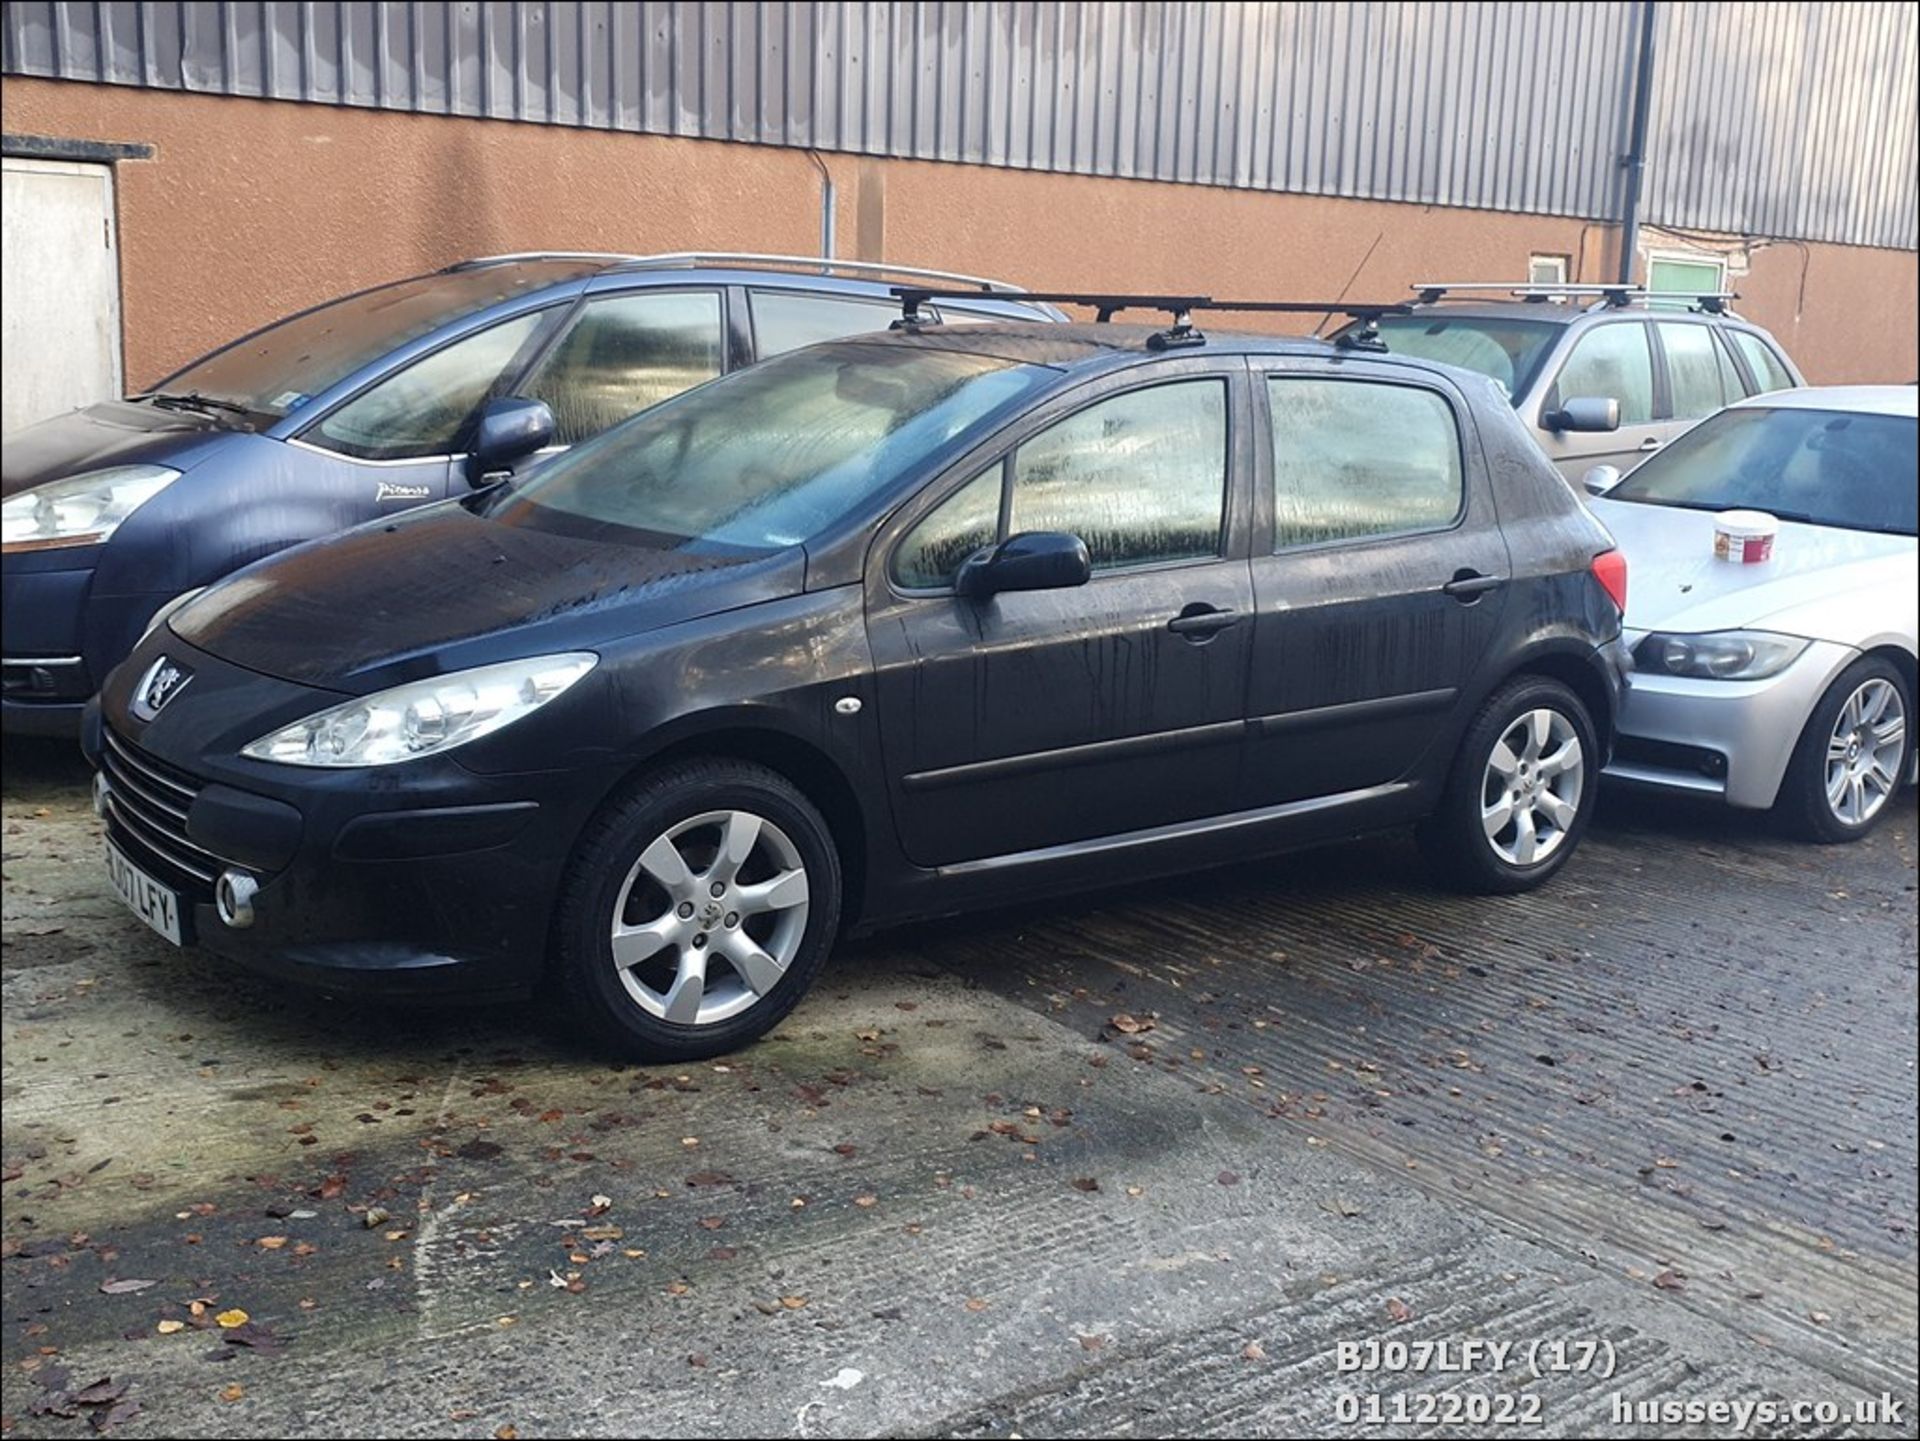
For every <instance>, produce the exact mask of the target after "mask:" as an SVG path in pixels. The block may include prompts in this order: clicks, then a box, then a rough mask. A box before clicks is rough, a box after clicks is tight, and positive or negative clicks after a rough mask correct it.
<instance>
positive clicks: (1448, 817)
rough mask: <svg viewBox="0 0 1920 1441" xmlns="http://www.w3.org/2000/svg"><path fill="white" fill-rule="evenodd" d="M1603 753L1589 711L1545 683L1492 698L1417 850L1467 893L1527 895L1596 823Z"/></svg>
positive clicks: (1528, 681) (1520, 681) (1519, 683)
mask: <svg viewBox="0 0 1920 1441" xmlns="http://www.w3.org/2000/svg"><path fill="white" fill-rule="evenodd" d="M1599 759H1600V747H1599V744H1598V742H1597V741H1596V739H1595V736H1594V730H1593V720H1592V717H1590V716H1589V715H1588V714H1587V708H1586V705H1585V704H1584V703H1583V702H1582V701H1581V699H1580V697H1579V696H1577V695H1575V694H1574V693H1573V691H1572V690H1571V689H1569V688H1568V687H1567V686H1565V685H1562V684H1561V683H1560V682H1559V681H1557V680H1552V679H1549V678H1548V677H1546V676H1538V675H1523V676H1518V677H1516V678H1515V679H1513V680H1511V681H1508V682H1507V683H1506V684H1505V685H1504V686H1502V687H1501V688H1500V689H1499V690H1497V691H1495V692H1494V694H1493V695H1492V697H1491V698H1490V699H1489V700H1488V701H1487V703H1486V704H1485V705H1484V706H1482V707H1481V709H1480V713H1479V714H1478V715H1476V716H1475V717H1474V719H1473V724H1471V725H1470V726H1468V727H1467V733H1466V735H1465V736H1464V737H1462V739H1461V741H1460V751H1459V754H1458V755H1457V756H1456V757H1455V758H1454V763H1453V772H1452V774H1451V775H1450V776H1449V777H1448V780H1447V787H1446V790H1445V791H1444V792H1443V794H1442V796H1441V800H1440V805H1439V808H1438V809H1437V810H1436V811H1435V812H1434V813H1433V814H1432V815H1431V816H1429V817H1428V818H1427V820H1426V821H1425V822H1424V823H1423V824H1422V825H1421V827H1420V831H1419V836H1420V845H1421V849H1422V850H1423V851H1424V852H1425V853H1426V855H1427V859H1428V861H1429V863H1430V864H1432V865H1433V867H1434V869H1435V870H1437V871H1438V872H1439V873H1440V874H1441V876H1442V877H1443V878H1444V879H1445V880H1447V881H1448V882H1449V883H1450V884H1452V885H1454V886H1456V887H1458V888H1459V889H1461V890H1465V891H1472V892H1475V893H1477V894H1482V895H1503V894H1509V893H1512V892H1515V891H1526V890H1531V889H1533V887H1535V886H1537V885H1540V884H1541V883H1542V882H1544V881H1545V880H1546V879H1547V878H1548V877H1549V876H1551V875H1553V873H1554V872H1555V871H1557V870H1559V869H1560V867H1561V866H1563V865H1565V864H1566V863H1567V857H1569V856H1571V855H1572V854H1573V852H1574V849H1575V847H1577V846H1578V845H1579V844H1580V837H1581V836H1582V835H1583V834H1585V832H1586V829H1587V822H1588V820H1590V819H1591V818H1592V815H1593V804H1594V794H1595V790H1596V781H1597V780H1598V775H1599V769H1600V767H1599Z"/></svg>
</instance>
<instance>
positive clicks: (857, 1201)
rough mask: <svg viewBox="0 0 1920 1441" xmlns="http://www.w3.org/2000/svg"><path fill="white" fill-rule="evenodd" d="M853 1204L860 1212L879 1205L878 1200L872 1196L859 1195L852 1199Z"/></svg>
mask: <svg viewBox="0 0 1920 1441" xmlns="http://www.w3.org/2000/svg"><path fill="white" fill-rule="evenodd" d="M853 1204H854V1205H856V1206H858V1207H860V1209H861V1210H865V1209H867V1208H868V1207H869V1206H877V1205H879V1204H880V1198H879V1197H878V1196H873V1195H859V1196H855V1197H854V1198H853Z"/></svg>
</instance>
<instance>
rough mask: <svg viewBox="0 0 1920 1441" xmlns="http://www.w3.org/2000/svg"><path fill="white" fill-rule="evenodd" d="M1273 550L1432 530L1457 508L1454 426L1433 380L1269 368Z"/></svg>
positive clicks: (1457, 459) (1457, 449)
mask: <svg viewBox="0 0 1920 1441" xmlns="http://www.w3.org/2000/svg"><path fill="white" fill-rule="evenodd" d="M1267 406H1268V409H1269V411H1270V412H1271V414H1272V417H1273V426H1272V438H1273V501H1274V519H1273V526H1274V532H1273V541H1274V548H1275V549H1276V550H1279V549H1284V548H1285V547H1287V546H1294V545H1313V544H1317V543H1319V542H1322V541H1329V540H1350V539H1354V538H1357V537H1361V536H1369V535H1386V534H1392V533H1395V532H1400V531H1410V530H1429V529H1435V528H1438V527H1441V526H1446V525H1451V524H1452V523H1453V520H1454V517H1455V516H1457V515H1458V514H1459V513H1460V503H1461V498H1462V477H1461V468H1460V434H1459V430H1458V428H1457V425H1456V423H1455V421H1454V418H1453V407H1451V406H1450V405H1448V404H1447V402H1446V401H1445V400H1444V399H1442V398H1441V397H1440V396H1438V395H1436V394H1435V393H1434V392H1433V391H1431V390H1421V389H1418V388H1416V387H1414V386H1409V385H1381V384H1376V383H1371V382H1367V381H1354V380H1319V379H1313V378H1309V377H1303V376H1269V377H1268V378H1267Z"/></svg>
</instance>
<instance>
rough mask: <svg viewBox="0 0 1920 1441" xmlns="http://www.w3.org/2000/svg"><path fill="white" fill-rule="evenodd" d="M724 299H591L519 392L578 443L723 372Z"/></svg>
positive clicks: (693, 293)
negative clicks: (540, 405) (544, 409)
mask: <svg viewBox="0 0 1920 1441" xmlns="http://www.w3.org/2000/svg"><path fill="white" fill-rule="evenodd" d="M721 331H722V326H721V321H720V293H719V292H718V291H716V290H655V291H642V292H640V293H638V294H632V295H610V296H607V297H605V298H604V299H599V300H590V301H588V302H587V304H586V305H585V307H584V308H582V310H581V312H580V315H579V317H578V318H577V319H576V320H575V321H574V322H573V325H572V327H571V328H570V329H569V330H568V331H567V333H566V334H565V335H563V336H561V337H560V342H559V344H557V345H555V346H554V348H553V349H552V350H551V351H549V352H548V353H547V356H546V358H545V359H544V360H542V361H541V362H540V365H539V368H538V369H536V370H535V371H534V373H533V374H532V375H531V376H529V377H528V378H527V379H526V380H525V381H523V382H522V383H521V384H520V386H519V387H518V390H519V393H520V394H521V395H525V396H528V397H530V398H531V399H534V400H544V401H545V402H546V403H547V407H548V409H550V410H551V411H552V412H553V438H554V440H555V442H556V443H558V444H561V445H575V444H578V443H579V442H580V441H583V440H585V439H586V438H587V437H588V436H590V435H598V434H599V433H600V432H601V431H603V430H605V429H607V427H608V426H611V425H618V424H619V423H620V422H621V421H623V420H625V419H626V418H627V417H628V416H630V415H637V414H639V413H640V412H641V411H643V410H645V409H646V408H647V407H648V406H650V405H658V404H659V403H660V402H661V401H663V400H666V399H668V398H669V397H671V396H675V395H678V394H679V393H680V392H681V391H683V390H690V389H692V388H693V387H694V386H696V385H698V384H699V383H700V382H701V381H703V380H711V379H713V377H714V376H716V375H718V374H719V373H720V371H721V344H722V342H721Z"/></svg>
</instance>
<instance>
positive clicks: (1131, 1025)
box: [1107, 1011, 1154, 1036]
mask: <svg viewBox="0 0 1920 1441" xmlns="http://www.w3.org/2000/svg"><path fill="white" fill-rule="evenodd" d="M1107 1024H1108V1025H1110V1026H1112V1027H1113V1028H1114V1030H1116V1031H1118V1032H1119V1033H1120V1034H1121V1035H1123V1036H1137V1035H1139V1034H1140V1033H1141V1032H1142V1031H1151V1030H1152V1029H1153V1026H1154V1021H1153V1017H1151V1016H1148V1017H1146V1018H1145V1019H1142V1018H1140V1017H1137V1016H1130V1015H1128V1014H1127V1013H1126V1012H1125V1011H1122V1012H1120V1014H1119V1015H1117V1016H1115V1017H1114V1018H1113V1019H1112V1020H1110V1021H1109V1022H1107Z"/></svg>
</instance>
